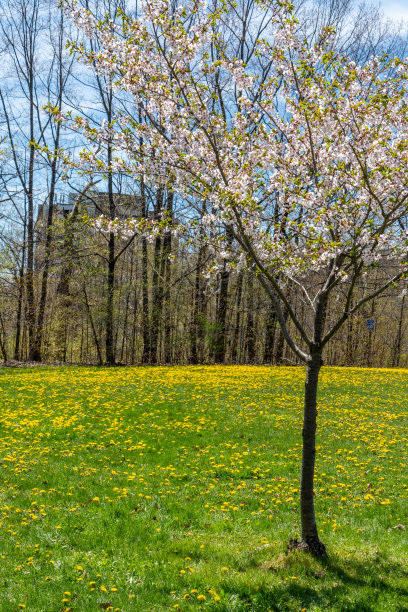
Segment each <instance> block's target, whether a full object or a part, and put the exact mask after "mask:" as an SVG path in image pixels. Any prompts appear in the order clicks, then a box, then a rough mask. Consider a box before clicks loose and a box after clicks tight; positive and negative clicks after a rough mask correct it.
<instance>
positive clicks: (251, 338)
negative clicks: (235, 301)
mask: <svg viewBox="0 0 408 612" xmlns="http://www.w3.org/2000/svg"><path fill="white" fill-rule="evenodd" d="M253 281H254V279H253V274H252V271H251V270H249V274H248V282H247V291H248V302H247V304H248V313H247V330H246V332H247V333H246V340H247V360H248V363H255V338H256V335H255V321H254V282H253Z"/></svg>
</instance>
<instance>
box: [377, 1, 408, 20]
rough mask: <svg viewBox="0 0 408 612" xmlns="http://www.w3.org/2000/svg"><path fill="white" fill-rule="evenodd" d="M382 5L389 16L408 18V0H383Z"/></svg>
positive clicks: (399, 18)
mask: <svg viewBox="0 0 408 612" xmlns="http://www.w3.org/2000/svg"><path fill="white" fill-rule="evenodd" d="M381 7H382V9H383V11H384V13H385V14H386V16H387V17H391V18H392V19H398V20H401V19H406V20H408V0H381Z"/></svg>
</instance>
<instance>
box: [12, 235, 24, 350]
mask: <svg viewBox="0 0 408 612" xmlns="http://www.w3.org/2000/svg"><path fill="white" fill-rule="evenodd" d="M24 259H25V224H24V240H23V249H22V253H21V267H20V272H19V283H18V298H17V314H16V335H15V341H14V359H15V360H16V361H20V336H21V323H22V313H23V294H24Z"/></svg>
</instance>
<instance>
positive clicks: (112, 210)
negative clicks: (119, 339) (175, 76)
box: [105, 107, 116, 366]
mask: <svg viewBox="0 0 408 612" xmlns="http://www.w3.org/2000/svg"><path fill="white" fill-rule="evenodd" d="M107 114H108V121H109V125H110V123H111V108H110V107H109V111H108V113H107ZM107 157H108V170H109V173H108V204H109V219H110V221H113V220H114V219H115V216H116V205H115V199H114V197H113V177H112V170H111V166H112V145H111V143H110V142H108V147H107ZM115 267H116V258H115V234H114V233H113V232H110V233H109V242H108V277H107V285H108V286H107V297H106V337H105V352H106V364H107V365H110V366H113V365H115V346H114V339H113V314H114V313H113V308H114V305H113V300H114V293H115Z"/></svg>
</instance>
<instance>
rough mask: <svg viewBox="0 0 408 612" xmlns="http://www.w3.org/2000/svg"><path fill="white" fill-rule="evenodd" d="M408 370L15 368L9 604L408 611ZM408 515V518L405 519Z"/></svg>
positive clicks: (3, 420)
mask: <svg viewBox="0 0 408 612" xmlns="http://www.w3.org/2000/svg"><path fill="white" fill-rule="evenodd" d="M407 383H408V370H358V369H346V368H343V369H340V368H326V369H324V371H323V373H322V383H321V388H320V397H319V430H318V449H317V479H316V506H317V513H318V526H319V530H320V536H321V539H322V540H323V541H324V543H325V544H326V546H327V549H328V553H329V560H328V561H327V562H318V561H316V560H314V559H311V558H310V557H309V556H307V555H305V554H302V553H291V554H289V555H288V554H287V553H286V544H287V542H288V540H289V538H290V537H296V536H297V537H299V504H298V490H299V471H300V451H301V415H302V393H303V384H304V370H303V369H300V368H299V369H298V368H279V369H277V368H266V367H259V368H258V367H252V368H251V367H182V368H127V369H126V368H120V369H115V368H111V369H108V368H106V369H105V368H100V369H95V368H94V369H92V368H33V369H2V370H0V388H1V391H2V393H1V411H0V431H1V440H0V474H1V485H0V487H1V488H0V535H1V540H0V611H1V612H9V611H13V612H14V611H16V610H21V609H25V610H26V611H27V612H28V611H38V612H53V611H56V612H57V611H68V610H72V611H73V612H74V611H75V612H80V611H82V612H94V611H95V612H96V611H100V610H102V609H112V610H117V611H119V610H120V611H140V612H145V611H150V610H151V611H163V610H177V609H178V610H179V611H186V612H187V611H189V610H200V609H202V610H206V611H211V612H227V611H228V612H244V611H246V610H251V611H257V612H267V611H268V610H273V611H274V612H276V611H278V610H285V611H286V610H296V611H299V612H300V611H301V610H307V612H309V611H313V610H338V611H346V610H350V611H354V612H365V611H378V612H389V611H399V612H402V611H404V610H405V611H408V541H407V540H408V538H407V534H408V503H407V502H408V477H407V446H408V427H407V426H408V404H407V400H408V384H407ZM399 524H402V525H404V526H405V527H406V531H404V530H402V529H394V527H395V526H396V525H399Z"/></svg>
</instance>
